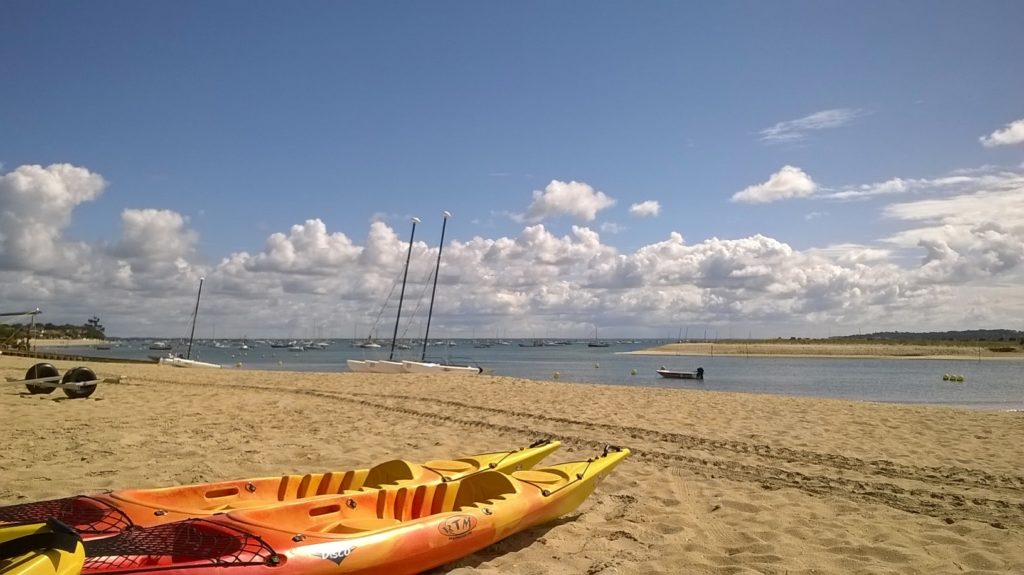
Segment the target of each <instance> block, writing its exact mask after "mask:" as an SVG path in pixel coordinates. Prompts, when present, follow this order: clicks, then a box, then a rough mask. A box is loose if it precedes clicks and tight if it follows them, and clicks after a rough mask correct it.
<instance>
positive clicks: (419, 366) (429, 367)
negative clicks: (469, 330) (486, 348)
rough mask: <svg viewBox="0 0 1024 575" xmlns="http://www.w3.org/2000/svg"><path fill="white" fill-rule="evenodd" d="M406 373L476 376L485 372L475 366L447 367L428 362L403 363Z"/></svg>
mask: <svg viewBox="0 0 1024 575" xmlns="http://www.w3.org/2000/svg"><path fill="white" fill-rule="evenodd" d="M402 365H404V366H405V371H407V372H408V373H465V374H468V375H476V374H479V373H482V372H483V370H482V369H480V368H479V367H476V366H474V365H445V364H443V363H432V362H426V361H403V362H402Z"/></svg>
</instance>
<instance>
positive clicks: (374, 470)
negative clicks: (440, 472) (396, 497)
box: [363, 459, 420, 489]
mask: <svg viewBox="0 0 1024 575" xmlns="http://www.w3.org/2000/svg"><path fill="white" fill-rule="evenodd" d="M419 474H420V470H419V466H418V465H416V464H415V463H409V462H408V461H402V460H401V459H393V460H391V461H385V462H384V463H381V464H380V465H376V466H374V467H371V468H370V472H369V473H367V475H366V480H365V481H363V487H364V488H369V489H380V488H381V487H384V486H387V485H401V484H402V482H404V481H409V480H411V479H416V477H417V476H418V475H419Z"/></svg>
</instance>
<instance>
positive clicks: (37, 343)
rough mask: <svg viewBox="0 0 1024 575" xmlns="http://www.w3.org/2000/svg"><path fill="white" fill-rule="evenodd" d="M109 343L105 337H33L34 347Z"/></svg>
mask: <svg viewBox="0 0 1024 575" xmlns="http://www.w3.org/2000/svg"><path fill="white" fill-rule="evenodd" d="M102 343H109V342H107V341H106V340H103V339H35V338H33V339H32V347H80V346H87V345H99V344H102Z"/></svg>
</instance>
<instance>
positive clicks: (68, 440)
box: [0, 356, 1024, 575]
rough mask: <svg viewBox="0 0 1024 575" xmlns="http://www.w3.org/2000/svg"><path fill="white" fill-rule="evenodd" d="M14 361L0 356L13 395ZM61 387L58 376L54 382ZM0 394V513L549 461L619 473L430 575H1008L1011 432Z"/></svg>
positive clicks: (839, 414) (751, 399)
mask: <svg viewBox="0 0 1024 575" xmlns="http://www.w3.org/2000/svg"><path fill="white" fill-rule="evenodd" d="M32 363H33V360H31V359H28V358H19V357H8V356H3V357H0V373H2V375H4V376H11V377H20V376H22V375H23V374H24V372H25V370H26V369H27V368H28V367H29V366H30V365H31V364H32ZM55 365H57V367H58V368H60V369H61V371H62V372H63V371H64V370H65V369H67V368H69V367H73V365H72V364H65V363H61V362H55ZM90 367H92V368H93V369H94V370H95V371H96V372H97V374H98V375H99V376H100V377H116V376H119V375H125V376H127V378H126V380H125V381H123V382H121V383H103V384H101V385H100V387H99V389H98V390H97V392H96V393H95V394H94V395H93V396H92V397H91V398H89V399H85V400H82V399H76V400H67V399H65V398H64V396H63V394H62V393H61V392H60V391H59V390H58V391H56V392H54V393H53V394H51V395H27V394H26V393H25V390H24V387H21V386H15V385H10V384H8V386H7V387H6V388H4V389H3V393H0V413H2V414H3V415H2V417H3V421H4V422H5V424H6V425H7V426H8V431H7V434H8V437H9V439H8V440H7V441H5V442H3V445H2V446H0V474H2V477H3V480H2V481H0V504H10V503H17V502H25V501H30V500H35V499H42V498H49V497H57V496H65V495H71V494H75V493H81V492H89V491H95V490H105V489H117V488H125V487H155V486H162V485H170V484H180V483H190V482H200V481H213V480H219V479H228V478H236V477H246V476H253V475H276V474H283V473H303V472H311V471H317V470H326V469H346V468H352V467H365V466H368V465H372V464H373V463H376V462H380V461H383V460H386V459H390V458H394V457H402V458H406V459H409V460H412V461H421V460H426V459H431V458H440V457H453V456H458V455H464V454H471V453H478V452H483V451H496V450H504V449H507V448H511V447H514V446H524V445H526V444H528V443H530V442H532V441H533V440H535V439H537V438H540V437H551V438H553V439H558V440H561V441H562V442H563V447H562V448H561V449H560V450H559V451H558V452H556V453H555V454H554V455H552V456H551V457H550V458H549V459H550V460H551V461H552V462H559V461H566V460H572V459H580V458H585V457H587V456H589V455H590V454H594V453H597V452H599V451H600V450H601V448H602V447H603V446H604V445H606V444H615V445H622V446H626V447H629V448H631V449H632V450H633V455H632V456H631V457H630V458H629V459H627V460H626V461H625V462H624V463H623V464H622V465H621V466H619V467H618V468H617V469H616V470H615V472H614V473H613V474H612V475H611V476H610V477H609V478H608V480H607V481H605V482H604V483H602V484H601V485H600V486H599V487H598V489H597V491H596V492H595V493H594V494H593V495H592V496H591V498H590V499H589V500H588V501H587V502H586V503H585V504H584V505H583V506H582V507H581V508H580V509H579V510H578V512H575V513H573V514H571V515H569V516H567V517H564V518H563V519H562V520H560V521H557V522H555V523H552V524H549V525H545V526H541V527H538V528H534V529H531V530H528V531H526V532H523V533H520V534H517V535H514V536H512V537H510V538H509V539H506V540H505V541H503V542H501V543H499V544H496V545H494V546H492V547H489V548H487V549H485V550H483V551H480V552H478V553H476V554H474V555H472V556H469V557H466V558H464V559H462V560H461V561H459V562H457V563H454V564H450V565H447V566H445V567H443V568H440V569H437V570H435V571H434V572H433V573H450V574H460V575H468V574H470V573H514V574H531V575H539V574H566V575H568V574H579V573H588V574H612V573H618V574H623V573H629V574H632V573H637V574H639V573H666V574H676V573H697V574H701V573H708V574H712V573H714V574H718V573H779V574H782V573H790V574H794V573H806V574H810V573H819V574H820V573H872V574H874V573H894V574H895V573H899V574H906V573H921V574H926V573H927V574H931V573H964V572H971V573H1021V572H1024V471H1022V470H1024V450H1022V449H1021V446H1022V445H1024V414H1022V413H996V412H974V411H966V410H955V409H948V408H936V407H917V406H904V405H887V404H873V403H866V402H853V401H835V400H816V399H805V398H794V397H780V396H766V395H755V394H730V393H712V392H703V391H691V390H672V389H655V388H638V387H625V386H621V387H619V386H599V385H578V384H567V383H562V382H540V381H529V380H522V379H513V378H507V377H495V376H455V377H452V376H445V377H438V376H420V375H374V374H354V373H326V374H325V373H309V372H304V373H290V372H259V371H245V370H234V369H223V370H182V369H176V368H171V367H162V366H156V365H127V364H109V363H106V364H95V365H90Z"/></svg>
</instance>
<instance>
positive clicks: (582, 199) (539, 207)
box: [518, 180, 615, 223]
mask: <svg viewBox="0 0 1024 575" xmlns="http://www.w3.org/2000/svg"><path fill="white" fill-rule="evenodd" d="M614 205H615V200H614V199H612V198H610V197H608V196H607V195H605V193H604V192H600V191H597V190H595V189H594V188H593V187H591V186H590V185H588V184H585V183H583V182H576V181H572V182H561V181H558V180H551V183H550V184H548V185H547V187H545V188H544V190H543V191H541V190H534V192H533V203H531V204H530V207H529V208H527V210H526V214H524V215H522V216H519V217H518V220H519V221H521V222H527V223H538V222H541V221H543V220H545V219H546V218H551V217H557V216H571V217H574V218H577V219H580V220H583V221H587V222H589V221H593V220H594V218H596V217H597V212H599V211H601V210H603V209H605V208H609V207H611V206H614Z"/></svg>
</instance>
